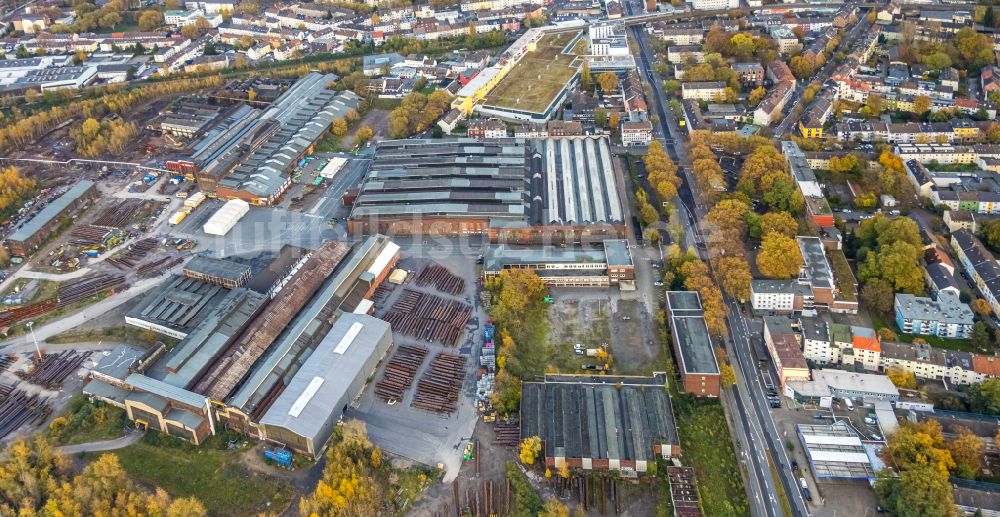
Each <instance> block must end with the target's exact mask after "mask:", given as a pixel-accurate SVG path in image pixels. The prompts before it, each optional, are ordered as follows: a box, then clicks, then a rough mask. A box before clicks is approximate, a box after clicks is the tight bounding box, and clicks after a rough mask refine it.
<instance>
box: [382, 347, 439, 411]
mask: <svg viewBox="0 0 1000 517" xmlns="http://www.w3.org/2000/svg"><path fill="white" fill-rule="evenodd" d="M425 357H427V347H424V346H420V345H399V346H398V347H397V348H396V353H395V354H393V356H392V359H390V360H389V362H388V363H386V365H385V370H383V372H382V380H380V381H378V383H377V384H376V385H375V395H376V396H378V398H380V399H382V400H384V401H386V402H395V401H398V400H401V399H402V398H403V393H405V392H406V390H408V389H410V386H411V385H413V378H414V377H416V375H417V370H419V369H420V365H422V364H424V358H425Z"/></svg>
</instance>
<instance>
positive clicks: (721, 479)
mask: <svg viewBox="0 0 1000 517" xmlns="http://www.w3.org/2000/svg"><path fill="white" fill-rule="evenodd" d="M671 396H672V398H673V404H674V411H675V412H676V415H675V416H676V418H677V427H678V429H677V431H678V433H679V434H680V435H681V461H682V462H683V463H684V465H687V466H690V467H694V469H695V476H696V479H697V482H698V498H699V499H700V500H701V505H702V508H703V509H704V510H705V515H750V507H749V505H748V504H747V499H746V493H745V492H744V490H743V479H742V478H741V477H740V467H739V464H738V463H737V461H736V453H735V452H734V451H733V440H732V437H731V435H730V434H729V425H728V423H727V422H726V416H725V414H724V412H723V410H722V404H721V403H720V402H719V401H718V400H712V399H701V398H696V397H692V396H689V395H676V394H671Z"/></svg>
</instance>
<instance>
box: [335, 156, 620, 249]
mask: <svg viewBox="0 0 1000 517" xmlns="http://www.w3.org/2000/svg"><path fill="white" fill-rule="evenodd" d="M616 163H617V162H616V161H615V160H613V159H612V155H611V149H610V147H609V143H608V139H607V138H604V137H599V138H591V137H586V138H544V139H522V138H504V139H496V140H489V141H480V140H475V139H469V138H459V139H447V140H390V141H385V142H381V143H379V145H378V148H377V149H376V152H375V159H374V161H373V164H372V168H371V172H370V173H369V175H368V177H367V178H366V179H365V181H364V183H363V184H362V185H361V188H360V190H359V192H358V194H357V198H356V199H355V200H354V205H353V209H352V210H351V215H350V218H349V219H348V230H349V232H350V233H351V234H352V235H358V234H370V233H393V234H399V235H416V234H420V235H429V234H437V235H450V236H455V235H488V236H489V237H490V240H491V241H493V242H508V243H522V244H529V243H597V242H600V241H603V240H605V239H623V238H625V221H624V212H623V209H622V201H621V195H620V189H619V186H618V183H617V179H616V178H617V176H618V175H617V174H616Z"/></svg>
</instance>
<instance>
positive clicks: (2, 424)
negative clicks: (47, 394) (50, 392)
mask: <svg viewBox="0 0 1000 517" xmlns="http://www.w3.org/2000/svg"><path fill="white" fill-rule="evenodd" d="M0 396H2V397H3V401H2V402H0V438H4V437H6V436H7V435H8V434H10V433H12V432H14V431H16V430H17V429H20V428H21V427H23V426H26V425H35V424H38V423H41V422H44V421H45V419H46V418H48V417H49V415H50V414H52V408H50V407H49V406H48V404H46V403H45V400H44V399H42V398H41V397H39V396H38V395H28V394H27V393H25V392H23V391H21V390H17V391H14V390H13V388H12V387H11V386H6V385H0Z"/></svg>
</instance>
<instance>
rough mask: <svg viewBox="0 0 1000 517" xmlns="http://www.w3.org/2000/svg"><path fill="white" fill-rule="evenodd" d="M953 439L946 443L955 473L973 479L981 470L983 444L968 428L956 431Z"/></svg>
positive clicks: (960, 428)
mask: <svg viewBox="0 0 1000 517" xmlns="http://www.w3.org/2000/svg"><path fill="white" fill-rule="evenodd" d="M955 435H956V436H955V437H954V438H952V439H951V440H949V441H948V450H949V451H951V457H952V458H954V459H955V473H956V474H957V475H958V476H959V477H963V478H967V479H973V478H975V477H976V475H977V474H978V473H979V469H981V468H982V461H983V442H981V441H980V440H979V437H978V436H976V435H975V433H973V432H972V431H971V430H970V429H969V428H968V427H965V426H960V427H958V429H956V433H955Z"/></svg>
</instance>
